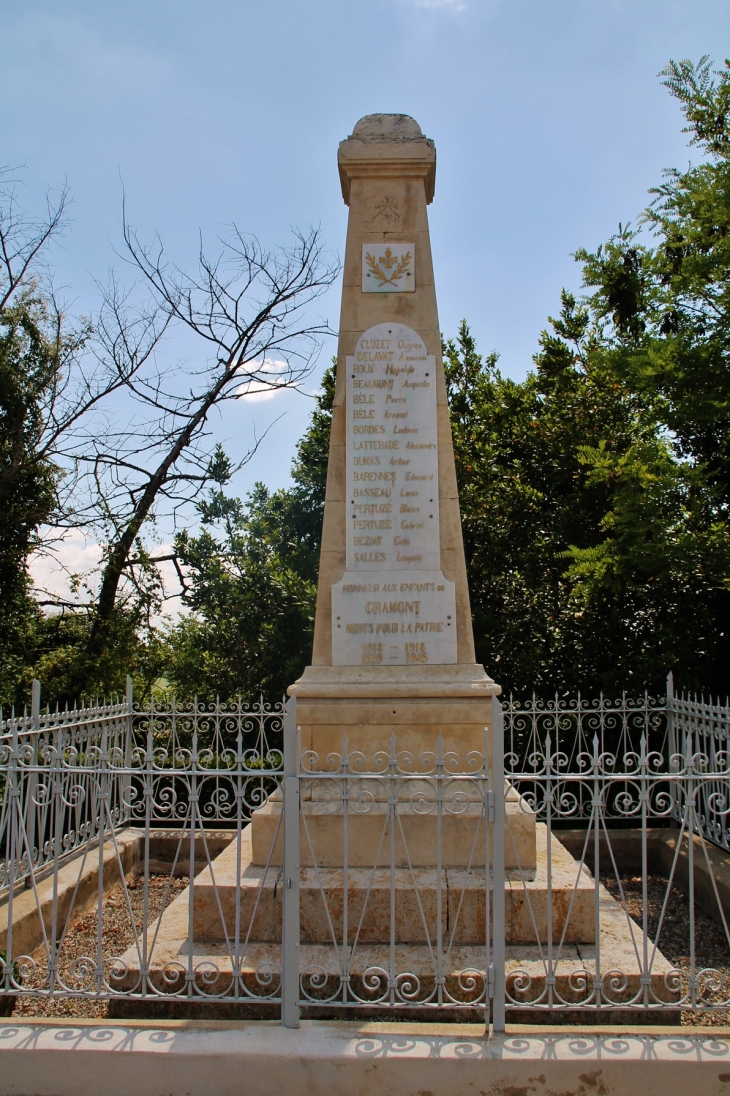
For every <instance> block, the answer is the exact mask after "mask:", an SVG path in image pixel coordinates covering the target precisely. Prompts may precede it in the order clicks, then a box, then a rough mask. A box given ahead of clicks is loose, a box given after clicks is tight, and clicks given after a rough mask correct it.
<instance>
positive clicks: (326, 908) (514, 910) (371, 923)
mask: <svg viewBox="0 0 730 1096" xmlns="http://www.w3.org/2000/svg"><path fill="white" fill-rule="evenodd" d="M536 846H537V868H536V869H534V870H533V871H532V872H531V873H529V876H528V877H527V878H526V879H525V880H524V882H523V880H522V878H521V877H520V874H519V872H516V871H510V872H508V873H507V879H506V881H505V907H506V909H505V921H506V926H505V927H506V939H507V942H508V943H515V944H516V943H520V942H524V943H536V942H537V941H538V940H539V941H540V942H545V941H546V940H547V937H548V880H547V830H546V827H545V826H544V825H542V824H540V825H538V826H537V827H536ZM551 851H552V865H551V895H552V934H553V939H554V940H556V941H557V940H561V939H563V940H564V942H565V943H579V942H587V941H591V940H592V939H593V937H594V932H595V916H594V910H595V887H594V884H593V879H592V877H591V875H590V873H589V872H588V870H587V869H586V868H583V869H582V870H581V869H580V868H579V865H578V864H577V863H576V861H575V860H574V859H573V857H572V856H571V855H570V853H568V851H567V850H566V849H565V848H564V847H563V846H562V845H561V844H560V842H559V841H558V839H557V838H556V837H555V836H553V838H552V846H551ZM372 855H373V856H374V855H375V852H374V851H373V852H372ZM238 856H239V853H238V850H237V848H236V845H235V843H232V844H231V845H229V846H228V848H227V849H226V850H225V851H224V852H223V853H221V855H220V856H218V857H217V858H216V860H214V861H213V863H212V867H211V868H206V869H205V870H204V871H203V872H201V873H200V875H199V876H198V877H197V878H196V880H195V885H194V894H193V907H194V937H195V940H196V941H198V940H200V941H202V940H211V941H223V940H225V939H226V938H228V939H231V938H232V937H233V936H234V932H235V920H236V903H237V902H238V903H239V910H240V925H241V930H240V932H241V938H242V939H245V938H246V936H247V935H248V936H249V939H250V940H254V941H256V942H258V943H267V942H272V943H273V942H276V941H279V940H281V917H282V877H281V869H280V868H279V867H277V866H272V867H270V868H268V869H267V868H265V867H261V866H260V865H257V864H255V863H253V862H252V858H251V838H250V835H249V831H248V830H247V831H244V833H243V835H242V838H241V850H240V861H241V868H242V870H241V877H240V888H239V889H238V890H237V887H236V864H237V860H238ZM392 874H393V879H394V883H395V941H396V943H398V944H415V945H418V944H426V943H427V942H428V941H432V942H433V941H434V940H435V939H436V925H437V918H438V904H439V900H440V902H441V933H442V939H443V940H444V941H447V942H451V943H452V944H459V945H479V944H480V943H481V942H482V941H483V940H484V939H485V931H486V930H485V914H486V878H485V872H484V869H483V868H482V869H481V870H479V869H474V870H471V871H468V870H466V869H463V868H453V867H449V868H443V869H442V871H441V874H440V877H439V874H438V872H437V871H436V869H435V868H422V867H413V868H412V869H408V868H396V869H394V871H393V873H392ZM300 893H301V901H300V921H301V940H302V942H303V943H307V944H331V943H332V942H333V939H334V940H337V941H340V940H341V939H342V933H343V921H344V883H343V871H342V869H341V868H328V867H325V868H311V867H310V868H302V870H301V876H300ZM347 896H348V908H347V924H348V939H349V941H350V943H353V942H354V941H355V939H357V942H358V943H360V944H374V943H380V942H383V941H388V940H389V939H390V918H391V871H390V869H389V868H387V867H378V868H372V867H371V868H361V867H358V868H349V869H348V872H347ZM176 908H178V909H179V910H180V913H181V915H182V916H183V918H184V924H185V930H187V916H188V897H187V892H184V893H183V894H182V895H180V897H179V898H177V899H176V901H175V903H174V904H173V905H172V906H171V907H170V909H169V910H168V912H167V913H166V914H165V920H166V923H167V924H170V925H171V924H172V923H173V922H174V921H175V920H176V918H177V913H176V912H175V911H176ZM252 922H253V923H252ZM356 933H357V936H355V934H356Z"/></svg>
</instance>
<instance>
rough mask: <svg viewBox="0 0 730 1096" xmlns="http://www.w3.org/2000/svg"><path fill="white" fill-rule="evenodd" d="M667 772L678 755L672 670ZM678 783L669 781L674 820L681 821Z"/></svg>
mask: <svg viewBox="0 0 730 1096" xmlns="http://www.w3.org/2000/svg"><path fill="white" fill-rule="evenodd" d="M667 750H668V752H669V757H668V758H667V771H668V772H669V773H671V771H672V758H673V757H674V756H675V754H676V753H677V729H676V726H675V723H674V674H673V673H672V671H671V670H670V671H669V673H668V674H667ZM677 790H678V789H677V781H676V780H671V779H670V781H669V794H670V797H671V802H672V818H674V819H675V820H676V821H678V820H679V796H678V795H677Z"/></svg>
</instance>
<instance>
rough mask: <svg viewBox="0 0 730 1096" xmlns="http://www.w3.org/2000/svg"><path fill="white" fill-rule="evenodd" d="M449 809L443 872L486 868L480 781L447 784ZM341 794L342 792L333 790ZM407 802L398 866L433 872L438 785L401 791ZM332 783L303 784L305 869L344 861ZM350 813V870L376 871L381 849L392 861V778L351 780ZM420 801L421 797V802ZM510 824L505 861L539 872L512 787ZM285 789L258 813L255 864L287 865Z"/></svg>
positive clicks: (530, 830) (529, 825) (531, 833)
mask: <svg viewBox="0 0 730 1096" xmlns="http://www.w3.org/2000/svg"><path fill="white" fill-rule="evenodd" d="M443 783H444V788H443V795H444V805H443V809H442V812H441V818H440V830H441V863H442V864H443V865H444V867H462V868H466V867H471V866H474V864H478V863H479V859H480V857H481V860H482V863H484V807H483V803H482V801H481V799H480V795H481V792H482V789H481V788H480V787H479V785H478V783H477V782H476V781H475V782H474V783H473V784H470V783H469V781H468V780H458V781H457V780H454V781H449V780H448V779H445V780H444V782H443ZM334 790H335V791H337V788H336V786H335V788H334ZM401 793H402V794H403V796H404V798H403V802H401V803H399V805H398V808H397V810H398V824H397V826H396V834H395V851H394V863H395V864H396V866H397V867H402V868H406V867H408V866H412V867H418V868H424V867H425V868H429V867H432V866H433V865H434V864H435V862H436V841H437V834H438V827H439V818H438V817H437V814H436V811H435V809H434V799H433V797H434V786H433V781H432V780H424V781H423V783H422V784H420V783H419V781H418V780H417V779H414V780H413V781H411V782H410V784H409V785H408V786H407V790H404V789H403V788H401ZM332 794H333V783H332V782H331V781H327V780H326V779H321V780H318V779H317V776H316V774H313V776H312V778H311V780H310V779H308V780H304V781H302V784H301V818H302V822H301V827H300V841H299V846H300V848H299V859H300V863H301V864H302V867H312V866H313V865H314V864H315V862H316V865H317V867H319V868H337V867H339V866H340V865H341V864H342V863H343V862H344V858H345V857H344V853H345V850H344V843H343V833H344V825H343V812H342V806H341V804H340V803H339V802H337V801H336V800H335V801H334V802H332V801H331V796H332ZM348 795H349V801H350V808H349V810H348V814H347V862H348V864H349V866H350V867H365V868H368V867H371V866H372V864H373V861H374V859H375V853H376V850H377V849H378V848H379V847H382V850H383V851H382V853H381V856H380V860H381V862H382V860H383V859H384V858H385V857H389V855H390V852H389V841H390V829H389V827H390V806H389V805H388V791H387V786H386V781H382V782H380V781H379V780H377V779H374V778H372V777H368V778H366V779H362V780H359V779H358V778H357V776H356V775H355V776H353V777H352V779H351V780H350V781H349V786H348ZM419 796H422V800H421V799H420V798H419ZM505 812H506V819H505V821H506V825H505V837H504V862H505V866H506V867H507V868H508V869H510V868H513V869H516V868H522V870H523V871H525V870H526V871H534V869H535V864H536V857H537V849H536V845H535V812H534V811H533V810H532V808H531V807H530V806H529V805H528V803H527V802H526V800H525V799H524V798H522V797H521V796H520V795H519V794H518V793H517V791H515V789H514V788H512V787H509V786H507V787H506V789H505ZM282 831H283V827H282V825H281V791H280V790H277V791H275V792H274V793H273V795H272V796H271V797H270V799H269V800H268V802H267V803H266V804H265V805H264V806H263V807H260V808H259V809H258V810H257V811H254V813H253V815H252V817H251V833H252V859H253V862H254V864H261V865H263V864H276V865H279V864H281V863H282V861H283V832H282Z"/></svg>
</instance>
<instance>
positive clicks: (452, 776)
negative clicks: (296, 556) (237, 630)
mask: <svg viewBox="0 0 730 1096" xmlns="http://www.w3.org/2000/svg"><path fill="white" fill-rule="evenodd" d="M338 168H339V174H340V181H341V186H342V195H343V198H344V201H345V202H346V204H347V205H348V207H349V219H348V229H347V243H346V249H345V260H344V279H343V290H342V308H341V321H340V332H339V348H338V363H337V382H336V394H335V400H334V408H333V416H332V430H331V440H330V450H329V465H328V476H327V491H326V503H325V515H324V527H323V535H322V552H321V563H320V571H319V585H318V598H317V612H316V622H315V631H314V645H313V651H312V660H311V665H309V666H308V667H307V668H306V670H305V671H304V673H303V674H302V676H301V678H300V679H299V680H298V681H296V682H294V683H292V685H291V687H290V689H289V695H290V701H289V720H290V739H291V741H290V746H291V752H292V758H293V760H290V762H289V765H290V776H293V777H294V780H295V781H296V785H297V786H296V797H295V798H292V799H290V800H289V802H288V803H286V809H285V810H284V811H283V810H282V808H283V806H284V805H285V801H286V794H285V791H284V792H283V791H282V790H281V789H280V790H279V791H276V792H274V793H273V794H272V795H271V796H270V797H269V798H268V799H267V801H266V802H265V803H263V804H262V805H261V806H260V807H258V808H257V809H255V810H254V811H253V814H252V819H251V823H250V826H249V827H248V828H247V829H246V830H245V831H244V832H243V834H242V835H241V839H240V841H234V842H232V843H231V844H230V845H229V846H228V848H227V849H226V850H225V851H224V852H223V853H221V854H220V855H219V856H218V857H217V858H216V859H215V860H213V861H212V862H211V863H210V864H209V866H207V867H206V868H205V869H204V870H203V871H202V872H201V873H200V874H199V875H198V876H197V878H196V880H195V884H194V887H193V888H192V893H191V891H190V890H189V891H186V892H185V893H183V894H182V895H181V896H180V897H179V898H177V899H176V901H175V902H174V903H173V904H172V905H171V906H170V908H169V909H168V910H167V912H166V913H165V914H164V916H163V917H162V919H161V921H160V923H159V925H158V926H156V931H155V945H154V950H153V956H152V962H151V966H150V976H151V978H152V980H153V982H154V983H155V984H156V985H157V986H158V987H159V989H160V990H162V989H163V988H164V978H163V973H164V972H165V971H166V970H167V971H168V972H170V971H175V970H181V969H184V968H185V966H186V965H187V964H189V962H190V951H191V948H192V952H193V956H194V964H193V965H194V967H195V969H196V970H197V971H198V972H199V975H198V977H199V978H200V980H201V985H205V986H206V988H207V991H210V992H212V994H213V997H215V991H216V986H217V985H221V984H222V982H223V981H224V980H226V979H230V977H231V973H232V971H233V969H234V967H235V963H236V959H237V958H238V962H239V963H240V970H241V972H242V974H241V976H242V978H243V981H244V983H245V984H246V985H247V986H248V993H249V996H248V997H246V995H245V994H244V1000H242V1002H241V1004H240V1006H236V1005H235V1004H234V1005H232V1004H231V1003H230V1002H226V1004H225V1006H224V1005H222V1004H221V1005H217V1004H216V1003H215V1001H212V1002H211V1001H210V1000H209V1001H207V1002H203V1001H201V1000H199V999H198V1000H195V1001H193V1002H189V1003H188V1004H187V1006H186V1007H185V1008H182V1011H181V1006H180V1003H179V1002H177V1001H176V1002H174V1003H173V1005H172V1007H171V1006H170V1005H169V1004H168V1002H165V1001H164V1000H163V1001H160V999H159V998H158V999H157V1000H153V1001H149V1002H148V1003H147V1005H146V1007H145V1008H144V1009H143V1011H145V1012H150V1013H151V1014H153V1015H154V1014H158V1015H159V1014H160V1011H161V1010H162V1014H168V1015H205V1014H206V1010H207V1014H213V1015H244V1016H251V1015H268V1014H270V1013H268V1012H267V1011H266V1009H265V1007H264V1005H265V1002H264V1001H262V1000H261V997H262V994H261V993H260V989H261V986H262V985H267V984H271V979H272V978H273V979H274V982H276V978H277V977H278V975H276V974H275V973H274V972H278V971H280V970H281V967H282V966H286V963H287V960H286V943H285V942H284V944H283V945H282V940H283V939H284V938H285V932H286V930H285V926H286V924H287V904H288V903H289V914H288V923H289V924H290V926H291V925H292V924H294V936H295V937H296V940H295V943H294V944H293V945H292V947H291V949H290V952H289V955H290V958H289V960H288V961H289V963H292V962H294V963H296V968H297V974H296V977H297V979H301V986H302V994H301V1000H300V999H299V996H298V993H297V1004H296V1007H295V1006H294V1005H292V1007H291V1009H290V1018H291V1022H292V1023H297V1022H298V1017H299V1015H300V1014H301V1013H302V1012H303V1013H304V1015H310V1016H338V1015H339V1016H341V1017H344V1016H350V1015H352V1014H353V1009H357V1008H360V1009H363V1010H365V1011H366V1012H367V1014H368V1015H372V1016H376V1017H377V1016H387V1015H388V1014H389V1012H391V1011H392V1010H393V1009H394V1008H399V1009H400V1010H401V1011H402V1012H403V1014H404V1015H405V1016H411V1017H420V1018H424V1017H426V1016H427V1015H428V1010H429V1009H433V1008H434V1007H436V1008H439V1009H442V1010H446V1011H448V1009H449V1008H451V1009H452V1010H453V1015H452V1018H453V1019H457V1018H458V1017H459V1016H461V1018H462V1019H464V1018H466V1017H467V1016H470V1017H471V1018H475V1017H476V1018H478V1017H481V1016H482V1015H486V1016H487V1017H488V1018H489V1017H490V1016H491V1019H492V1022H496V1023H497V1024H498V1025H499V1026H503V1025H504V1016H505V1014H504V1008H503V1006H501V1007H500V1006H499V1005H498V1006H497V1008H496V1010H494V1013H493V1015H492V1012H491V997H490V994H492V995H493V994H494V993H495V989H496V993H497V999H498V1000H499V998H500V996H501V995H503V994H504V992H505V979H507V981H508V983H509V987H510V990H511V998H512V1001H513V1003H515V1004H518V1003H519V1002H520V1001H524V1002H525V1004H526V1005H527V1004H529V1003H533V1004H534V1003H535V1002H536V1001H538V1002H539V1001H543V1002H544V1001H546V1000H551V999H552V998H551V997H550V994H552V993H553V992H554V993H556V994H558V998H559V1000H560V1002H561V1005H562V1007H563V1008H567V1009H568V1012H567V1013H566V1016H565V1018H566V1019H568V1018H569V1017H570V1016H572V1017H573V1018H574V1019H575V1018H576V1017H577V1018H578V1019H580V1018H581V1016H582V1017H583V1021H584V1022H585V1019H586V1015H585V1010H583V1011H582V1010H581V1008H580V1005H581V1003H585V1001H586V997H587V996H589V997H590V996H591V995H590V994H587V993H586V987H587V986H588V983H589V982H590V981H591V980H592V979H593V977H594V976H595V973H596V969H597V967H596V941H597V937H598V938H600V944H601V948H600V951H601V958H602V962H603V964H604V968H605V969H609V970H612V971H614V972H620V978H619V981H620V983H621V987H622V988H621V991H620V992H617V994H616V997H617V1000H615V1001H614V1002H613V1004H614V1005H615V1004H616V1003H618V1002H620V1001H621V1000H625V999H631V998H632V997H633V995H635V994H636V992H637V989H638V988H639V987H640V986H641V985H642V977H641V970H640V968H639V965H638V963H637V957H636V952H635V946H634V942H633V939H632V935H631V930H630V927H629V926H627V919H626V917H625V914H624V912H623V911H622V909H621V908H620V906H619V905H618V904H617V903H616V902H615V900H614V898H612V897H611V895H610V894H609V893H608V891H606V889H605V888H604V887H602V886H596V883H595V881H594V879H593V876H592V874H591V872H590V870H589V866H588V865H587V864H586V863H578V862H577V861H576V860H575V859H574V857H573V856H572V855H571V853H570V852H569V851H568V850H567V848H566V847H565V846H564V845H563V844H562V843H561V841H560V840H559V836H560V835H559V834H558V833H556V832H555V831H549V829H548V827H546V825H545V823H544V821H537V817H536V814H535V811H534V810H533V809H532V806H531V802H530V796H529V795H528V797H527V798H525V797H524V796H523V795H520V794H518V792H517V791H516V790H515V789H514V788H513V787H512V786H511V784H510V782H509V780H506V781H505V779H504V776H503V775H499V774H503V773H504V763H503V742H502V733H503V732H502V721H501V708H500V705H499V702H498V697H499V694H500V692H501V690H500V687H499V685H498V684H496V683H495V682H494V681H493V680H492V679H491V677H490V676H489V675H488V674H487V672H486V671H485V669H484V668H483V667H482V666H481V665H478V664H477V663H476V661H475V657H474V639H473V633H472V621H471V613H470V607H469V590H468V585H467V576H466V566H465V559H464V549H463V543H462V532H461V520H460V513H459V498H458V491H457V483H456V474H455V466H454V454H453V446H452V438H451V428H450V422H449V408H448V403H447V395H446V385H445V381H444V371H443V364H442V360H441V346H440V338H441V336H440V327H439V321H438V312H437V305H436V289H435V283H434V272H433V264H432V259H431V248H430V240H429V228H428V217H427V206H428V205H429V203H430V202H431V201H432V199H433V196H434V188H435V175H436V150H435V148H434V144H433V142H432V141H431V140H429V139H428V138H426V137H424V136H423V134H422V133H421V130H420V127H419V126H418V124H417V123H416V122H415V121H414V120H413V119H412V118H409V117H407V116H404V115H381V114H376V115H370V116H367V117H365V118H363V119H361V120H360V121H359V122H358V123H357V125H356V126H355V128H354V130H353V133H352V135H351V136H350V137H349V138H348V139H347V140H345V141H343V142H342V143H341V144H340V147H339V154H338ZM292 721H293V722H292ZM286 767H287V766H286V764H285V770H286ZM495 773H496V774H498V775H497V776H496V777H495ZM284 786H286V780H285V781H284ZM495 796H497V797H500V796H501V797H502V798H503V801H504V810H503V812H502V811H500V810H499V809H498V810H497V811H496V815H495ZM294 812H296V814H297V815H298V817H299V818H300V822H299V824H298V826H297V827H296V828H295V830H294V834H295V836H294V839H292V837H291V833H292V826H291V815H292V813H294ZM287 816H288V818H289V826H288V827H287V824H286V823H287ZM297 832H298V834H299V842H298V846H299V847H298V848H297V849H296V850H294V849H293V847H292V840H293V841H294V843H295V844H296V833H297ZM287 833H288V834H289V835H290V836H289V838H287V836H286V834H287ZM287 840H288V841H289V849H290V854H289V855H290V858H291V859H290V863H289V865H287V863H286V847H287ZM292 864H293V865H294V867H293V868H292V866H291V865H292ZM293 872H296V874H297V877H298V886H297V885H296V879H294V880H293V876H292V873H293ZM501 880H504V883H503V884H502V885H500V882H499V881H501ZM292 882H294V884H295V885H294V887H293V891H292ZM234 938H235V939H236V940H237V941H240V942H241V943H240V945H239V954H240V957H235V956H232V955H231V940H232V939H234ZM282 947H283V950H282ZM547 947H549V948H550V949H551V950H552V949H553V948H557V954H558V962H557V963H556V964H555V965H554V970H555V973H554V974H552V978H551V972H550V971H549V970H548V971H547V972H546V967H545V949H546V948H547ZM292 957H293V958H292ZM124 963H125V968H126V977H125V984H127V985H129V986H130V987H131V986H132V985H133V984H134V983H135V980H136V979H137V978H138V977H139V962H138V959H137V957H136V953H135V951H134V949H132V950H131V951H130V952H128V953H127V954H126V955H125V956H124ZM670 969H671V968H670V965H669V964H668V963H667V962H666V960H665V959H664V958H663V956H662V955H661V953H660V952H658V951H657V952H656V954H655V955H654V956H653V959H652V966H651V974H650V977H649V986H650V988H651V992H652V993H653V994H655V995H656V996H657V999H658V1000H659V1001H664V1000H665V998H666V987H665V978H666V975H667V973H668V972H669V970H670ZM206 970H207V971H208V972H209V975H208V983H207V984H206V982H205V974H204V972H205V971H206ZM174 981H175V979H174V978H173V983H174ZM290 985H291V982H290ZM616 985H617V986H618V983H616ZM546 995H547V996H546ZM163 996H164V994H163ZM263 996H264V997H265V994H263ZM252 998H253V999H252ZM591 999H592V1000H594V998H591ZM604 1003H605V1002H604ZM571 1004H573V1005H575V1006H576V1007H575V1009H574V1010H570V1008H569V1006H570V1005H571ZM114 1005H115V1009H116V1010H117V1011H118V1013H120V1014H125V1015H134V1014H136V1013H135V1009H137V1010H138V1009H139V1007H140V1006H139V1003H137V1004H132V1005H127V1004H125V1003H124V1002H114ZM262 1009H263V1011H262ZM201 1010H202V1011H201ZM284 1011H285V1014H286V1008H285V1009H284ZM588 1018H589V1017H588ZM612 1018H613V1020H614V1021H617V1020H620V1019H621V1014H620V1013H617V1012H614V1015H613V1017H612ZM664 1019H665V1021H666V1019H667V1017H666V1015H665V1017H664ZM487 1022H488V1023H489V1019H488V1020H487Z"/></svg>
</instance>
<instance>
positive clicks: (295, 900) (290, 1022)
mask: <svg viewBox="0 0 730 1096" xmlns="http://www.w3.org/2000/svg"><path fill="white" fill-rule="evenodd" d="M283 796H284V801H283V810H284V890H283V899H282V907H283V909H282V913H283V918H282V934H281V1023H282V1025H283V1026H284V1027H288V1028H297V1027H299V758H298V757H297V708H296V697H290V699H289V700H288V701H287V703H286V709H285V713H284V781H283Z"/></svg>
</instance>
